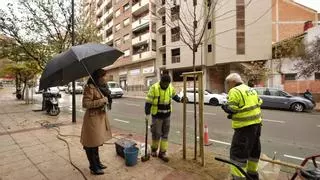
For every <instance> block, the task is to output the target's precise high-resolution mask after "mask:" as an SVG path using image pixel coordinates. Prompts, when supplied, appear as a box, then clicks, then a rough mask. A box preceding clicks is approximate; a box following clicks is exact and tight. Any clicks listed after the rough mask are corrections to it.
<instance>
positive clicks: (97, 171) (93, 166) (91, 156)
mask: <svg viewBox="0 0 320 180" xmlns="http://www.w3.org/2000/svg"><path fill="white" fill-rule="evenodd" d="M84 149H85V150H86V154H87V158H88V161H89V164H90V166H89V169H90V172H91V174H94V175H102V174H104V172H103V170H102V169H101V168H100V167H99V166H98V163H97V159H96V154H95V150H94V148H88V147H85V148H84Z"/></svg>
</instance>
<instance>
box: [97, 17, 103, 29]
mask: <svg viewBox="0 0 320 180" xmlns="http://www.w3.org/2000/svg"><path fill="white" fill-rule="evenodd" d="M102 22H103V20H102V18H99V19H97V28H99V27H102Z"/></svg>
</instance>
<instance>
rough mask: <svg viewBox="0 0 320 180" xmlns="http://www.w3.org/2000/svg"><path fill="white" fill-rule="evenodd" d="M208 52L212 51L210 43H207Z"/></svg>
mask: <svg viewBox="0 0 320 180" xmlns="http://www.w3.org/2000/svg"><path fill="white" fill-rule="evenodd" d="M208 52H212V45H211V44H209V45H208Z"/></svg>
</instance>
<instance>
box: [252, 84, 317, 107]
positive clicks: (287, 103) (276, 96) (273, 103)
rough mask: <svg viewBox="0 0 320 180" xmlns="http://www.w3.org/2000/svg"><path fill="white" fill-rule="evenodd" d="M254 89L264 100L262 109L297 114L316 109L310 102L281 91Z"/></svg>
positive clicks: (263, 88)
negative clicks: (288, 111) (289, 111)
mask: <svg viewBox="0 0 320 180" xmlns="http://www.w3.org/2000/svg"><path fill="white" fill-rule="evenodd" d="M254 89H255V90H256V91H257V93H258V95H259V96H260V98H261V99H262V100H263V103H262V105H261V107H262V108H276V109H288V110H292V111H296V112H302V111H305V110H312V109H313V108H314V105H313V104H312V102H311V101H310V100H308V99H305V98H303V97H299V96H293V95H291V94H289V93H287V92H285V91H282V90H279V89H275V88H268V87H256V88H254Z"/></svg>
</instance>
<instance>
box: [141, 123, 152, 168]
mask: <svg viewBox="0 0 320 180" xmlns="http://www.w3.org/2000/svg"><path fill="white" fill-rule="evenodd" d="M145 138H146V139H145V148H144V149H145V153H144V156H142V157H141V161H142V162H146V161H148V160H149V159H150V154H148V118H146V137H145Z"/></svg>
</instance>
